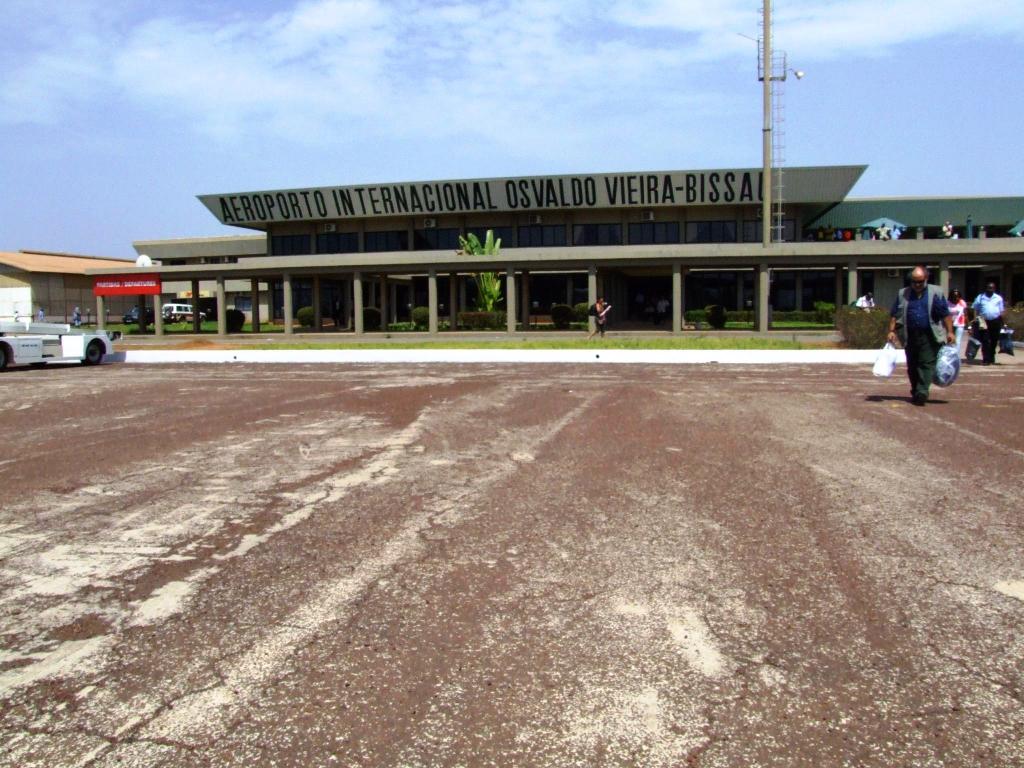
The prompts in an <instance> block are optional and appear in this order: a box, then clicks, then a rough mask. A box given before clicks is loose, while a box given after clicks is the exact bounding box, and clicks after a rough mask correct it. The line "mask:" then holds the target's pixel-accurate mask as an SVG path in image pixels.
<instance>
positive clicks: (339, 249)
mask: <svg viewBox="0 0 1024 768" xmlns="http://www.w3.org/2000/svg"><path fill="white" fill-rule="evenodd" d="M358 251H359V235H357V234H356V233H355V232H326V233H324V234H322V235H317V236H316V252H317V253H357V252H358Z"/></svg>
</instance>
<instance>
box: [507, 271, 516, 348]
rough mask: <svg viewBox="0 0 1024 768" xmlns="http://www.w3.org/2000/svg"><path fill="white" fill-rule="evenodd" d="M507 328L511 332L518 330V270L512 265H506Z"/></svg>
mask: <svg viewBox="0 0 1024 768" xmlns="http://www.w3.org/2000/svg"><path fill="white" fill-rule="evenodd" d="M505 317H506V322H505V328H506V329H507V330H508V332H509V333H515V332H516V270H515V267H512V266H511V265H510V266H508V267H505Z"/></svg>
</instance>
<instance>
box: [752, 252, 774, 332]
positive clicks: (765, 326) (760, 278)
mask: <svg viewBox="0 0 1024 768" xmlns="http://www.w3.org/2000/svg"><path fill="white" fill-rule="evenodd" d="M756 274H757V301H756V302H755V303H756V304H757V317H756V323H755V326H754V330H755V331H761V332H764V331H767V330H770V328H771V324H770V321H769V318H768V311H769V306H768V300H769V298H768V297H769V291H770V288H771V281H770V275H771V273H770V272H769V270H768V265H767V264H765V263H763V262H762V263H761V264H758V265H757V273H756Z"/></svg>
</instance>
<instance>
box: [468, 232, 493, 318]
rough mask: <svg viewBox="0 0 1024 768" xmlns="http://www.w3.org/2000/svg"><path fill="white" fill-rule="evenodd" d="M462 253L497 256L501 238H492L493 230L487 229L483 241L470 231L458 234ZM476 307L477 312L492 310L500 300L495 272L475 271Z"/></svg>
mask: <svg viewBox="0 0 1024 768" xmlns="http://www.w3.org/2000/svg"><path fill="white" fill-rule="evenodd" d="M459 245H460V246H462V251H461V252H462V253H466V254H470V255H472V256H498V255H499V253H500V251H501V238H500V237H499V238H497V239H495V238H494V230H493V229H488V230H487V235H486V236H485V237H484V242H482V243H481V242H480V238H479V237H477V236H476V235H474V234H473V233H472V232H470V234H469V237H462V236H461V235H460V236H459ZM473 280H474V282H475V283H476V309H477V311H478V312H493V311H494V308H495V306H496V305H497V304H498V302H499V301H501V280H500V278H499V277H498V273H497V272H475V273H474V274H473Z"/></svg>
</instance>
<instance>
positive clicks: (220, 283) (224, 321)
mask: <svg viewBox="0 0 1024 768" xmlns="http://www.w3.org/2000/svg"><path fill="white" fill-rule="evenodd" d="M195 312H196V307H195V305H193V306H192V313H193V314H195ZM227 333H228V308H227V294H226V292H225V291H224V275H217V335H218V336H227Z"/></svg>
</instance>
